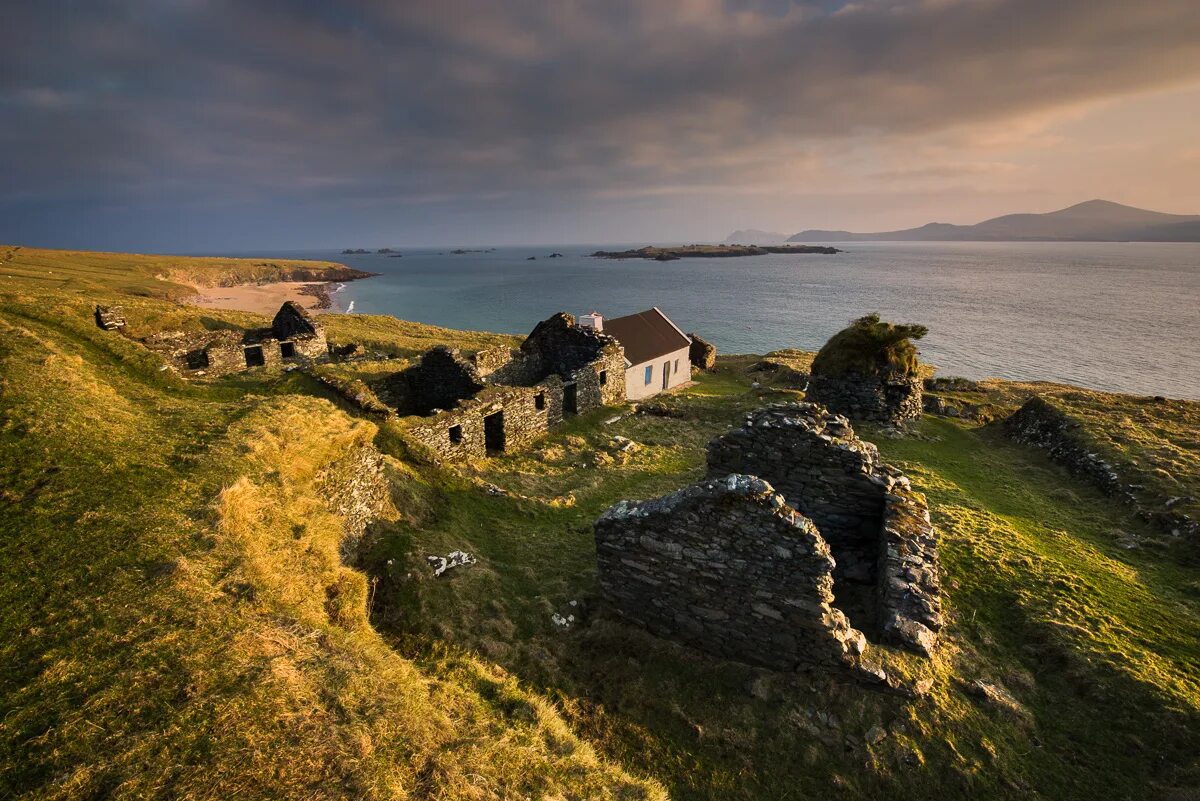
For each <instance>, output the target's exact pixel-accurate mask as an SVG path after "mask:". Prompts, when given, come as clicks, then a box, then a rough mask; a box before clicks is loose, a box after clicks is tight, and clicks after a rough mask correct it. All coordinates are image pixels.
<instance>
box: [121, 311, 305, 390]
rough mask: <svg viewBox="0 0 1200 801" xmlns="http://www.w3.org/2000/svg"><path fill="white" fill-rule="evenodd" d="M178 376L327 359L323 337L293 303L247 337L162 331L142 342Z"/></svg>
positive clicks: (232, 333) (242, 334)
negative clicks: (172, 368) (155, 352)
mask: <svg viewBox="0 0 1200 801" xmlns="http://www.w3.org/2000/svg"><path fill="white" fill-rule="evenodd" d="M142 342H143V344H145V345H146V347H148V348H150V349H151V350H153V351H157V352H158V353H161V354H163V355H164V356H166V357H167V359H168V364H170V365H171V366H172V367H174V368H175V369H176V370H178V371H179V372H180V373H182V374H183V375H194V376H201V375H210V376H220V375H228V374H230V373H237V372H241V371H243V370H249V369H252V368H255V367H268V368H271V367H280V366H282V365H284V364H287V363H289V362H301V361H304V360H311V359H317V358H321V357H323V356H326V355H327V354H328V350H329V346H328V343H327V342H326V339H325V331H324V329H323V328H322V327H321V325H320V323H318V322H317V321H316V319H315V318H314V317H313V316H312V315H310V314H309V313H308V311H307V310H306V309H305V308H304V307H303V306H301V305H300V304H298V303H296V302H295V301H291V300H289V301H287V302H286V303H284V304H283V305H282V306H280V307H279V311H278V312H277V313H276V314H275V318H274V320H272V321H271V325H270V327H269V328H253V329H250V330H248V331H235V330H220V331H168V332H163V333H160V334H154V335H151V336H149V337H146V338H145V339H143V340H142Z"/></svg>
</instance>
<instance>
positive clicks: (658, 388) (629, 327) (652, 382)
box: [579, 306, 692, 400]
mask: <svg viewBox="0 0 1200 801" xmlns="http://www.w3.org/2000/svg"><path fill="white" fill-rule="evenodd" d="M579 324H580V325H582V326H586V327H588V328H595V329H596V330H597V331H603V332H604V333H606V334H608V335H609V336H612V337H615V338H616V340H617V341H618V342H620V343H621V347H622V348H624V349H625V397H626V399H628V400H641V399H642V398H648V397H650V396H651V395H657V394H658V393H659V392H662V391H663V390H667V389H672V388H674V387H677V386H679V385H680V384H686V383H687V382H688V381H691V380H692V364H691V362H690V361H689V359H688V349H689V348H690V347H691V345H692V340H691V339H689V338H688V335H687V334H685V333H683V331H681V330H680V329H679V326H677V325H675V323H673V322H671V318H669V317H667V315H665V314H663V312H662V309H660V308H658V307H657V306H655V307H654V308H653V309H650V310H649V311H644V312H638V313H637V314H630V315H628V316H626V317H614V318H613V319H611V320H606V319H604V318H603V317H602V316H601V315H599V314H597V313H596V312H592V313H591V314H585V315H583V316H581V317H580V318H579Z"/></svg>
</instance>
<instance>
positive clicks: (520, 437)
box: [379, 313, 625, 461]
mask: <svg viewBox="0 0 1200 801" xmlns="http://www.w3.org/2000/svg"><path fill="white" fill-rule="evenodd" d="M379 390H380V395H381V397H383V398H384V399H385V400H386V402H387V403H389V405H391V406H392V407H393V408H395V409H396V410H397V412H398V413H399V414H401V415H414V416H419V417H420V418H421V419H418V420H414V421H411V422H410V424H409V425H408V431H409V434H410V436H411V437H412V438H413V439H414V440H416V441H417V442H419V443H420V444H421V445H423V446H424V447H425V448H427V449H429V451H430V452H431V453H432V454H433V455H434V456H435V458H437V459H439V460H444V461H462V460H464V459H471V458H477V457H483V456H487V455H489V454H498V453H503V452H506V451H511V450H515V449H519V448H522V447H525V446H526V445H528V444H529V443H531V442H533V441H534V440H536V439H538V438H539V437H541V436H544V435H545V434H546V433H547V432H548V431H549V430H550V429H551V428H552V427H553V426H555V425H557V424H559V423H561V422H562V421H563V420H564V419H565V418H567V417H570V416H571V415H575V414H581V413H583V412H587V411H589V410H591V409H595V408H598V407H600V406H605V405H609V404H616V403H622V402H624V400H625V356H624V352H623V351H622V349H621V346H620V344H618V343H617V341H616V340H615V339H613V338H612V337H610V336H607V335H606V334H604V333H602V332H600V331H597V330H595V329H593V328H587V327H583V326H580V325H576V323H575V318H573V317H572V316H571V315H569V314H565V313H560V314H556V315H554V316H553V317H550V318H549V319H546V320H543V321H542V322H540V323H538V324H537V326H536V327H535V328H534V329H533V331H532V332H530V334H529V336H528V337H526V339H525V341H524V342H523V343H522V344H521V346H520V348H518V349H515V350H510V349H508V348H493V349H488V350H483V351H480V352H478V353H476V354H474V355H473V356H471V357H467V356H464V355H463V354H462V353H460V352H459V351H457V350H453V349H450V348H447V347H437V348H433V349H431V350H429V351H427V352H426V353H425V354H423V355H422V356H421V358H420V360H419V362H418V363H417V364H415V365H413V366H412V367H410V368H408V369H407V370H403V371H401V372H398V373H395V374H394V375H392V376H390V377H388V378H387V379H386V380H385V381H384V382H383V383H382V384H381V386H380V387H379Z"/></svg>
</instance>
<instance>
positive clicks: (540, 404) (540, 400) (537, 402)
mask: <svg viewBox="0 0 1200 801" xmlns="http://www.w3.org/2000/svg"><path fill="white" fill-rule="evenodd" d="M533 408H535V409H537V410H538V411H539V412H540V411H541V410H542V409H545V408H546V393H545V392H539V393H538V394H536V395H534V396H533Z"/></svg>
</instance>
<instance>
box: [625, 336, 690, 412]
mask: <svg viewBox="0 0 1200 801" xmlns="http://www.w3.org/2000/svg"><path fill="white" fill-rule="evenodd" d="M664 362H670V363H671V375H670V378H669V380H668V383H667V389H674V388H675V387H678V386H681V385H683V384H686V383H687V382H689V381H691V380H692V361H691V348H690V346H689V347H685V348H680V349H679V350H676V351H672V352H671V353H668V354H667V355H666V356H660V357H656V358H654V359H652V360H651V361H648V362H642V363H640V364H635V365H633V366H632V367H630V368H629V369H627V370H625V397H626V398H627V399H628V400H642V399H643V398H648V397H650V396H651V395H657V394H658V393H659V392H662V391H663V385H662V373H663V363H664ZM647 367H650V368H651V372H650V383H649V384H647V383H646V368H647Z"/></svg>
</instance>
